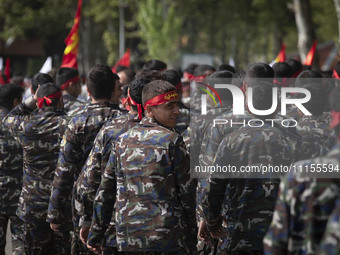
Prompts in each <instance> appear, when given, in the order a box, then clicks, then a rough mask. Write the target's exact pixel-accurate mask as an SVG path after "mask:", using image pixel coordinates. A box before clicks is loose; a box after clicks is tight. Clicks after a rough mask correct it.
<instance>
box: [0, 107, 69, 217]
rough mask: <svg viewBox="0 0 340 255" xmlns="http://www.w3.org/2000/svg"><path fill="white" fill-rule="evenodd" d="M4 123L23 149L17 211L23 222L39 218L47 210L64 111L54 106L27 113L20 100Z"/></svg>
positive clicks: (65, 123)
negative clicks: (21, 182) (20, 187)
mask: <svg viewBox="0 0 340 255" xmlns="http://www.w3.org/2000/svg"><path fill="white" fill-rule="evenodd" d="M4 123H5V125H7V127H8V128H10V130H11V132H12V134H13V136H14V137H15V139H16V140H17V141H18V142H19V143H20V144H21V146H22V148H23V153H24V154H23V156H24V158H23V159H24V176H23V188H22V191H21V195H20V199H19V207H18V210H17V214H18V216H19V217H20V218H21V219H22V220H24V221H27V222H30V221H41V220H42V219H45V218H46V214H47V207H48V201H49V197H50V193H51V184H52V180H53V176H54V170H55V166H56V161H57V159H58V154H59V149H60V142H61V138H62V136H63V134H64V131H65V129H66V125H67V119H66V116H65V114H64V111H62V110H59V109H55V108H54V107H44V108H42V109H39V110H35V111H33V112H31V113H30V110H29V109H28V108H27V107H26V106H25V104H21V105H19V106H17V107H16V108H14V109H13V110H12V111H11V112H10V113H9V114H8V115H7V117H6V118H5V120H4Z"/></svg>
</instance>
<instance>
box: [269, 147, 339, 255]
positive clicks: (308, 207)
mask: <svg viewBox="0 0 340 255" xmlns="http://www.w3.org/2000/svg"><path fill="white" fill-rule="evenodd" d="M339 162H340V144H339V143H337V145H336V146H335V147H334V148H333V149H332V150H331V151H330V152H329V153H328V154H327V155H326V156H323V157H318V158H315V159H310V160H304V161H300V162H297V163H295V164H294V165H295V166H297V168H298V169H299V166H301V167H303V168H305V167H307V168H308V169H311V168H312V166H313V165H312V164H327V165H328V169H330V165H332V166H334V167H337V169H338V170H337V172H336V173H335V174H336V175H338V172H339ZM323 175H324V177H326V178H311V177H309V176H306V175H305V174H303V173H300V172H297V173H294V172H292V173H290V174H289V175H288V176H287V177H286V178H285V179H284V180H283V181H282V182H281V184H280V191H279V195H278V199H277V202H276V206H275V211H274V215H273V220H272V222H271V225H270V228H269V230H268V233H267V234H266V236H265V239H264V241H263V242H264V247H265V254H316V251H317V248H318V246H319V244H320V241H321V238H322V235H323V233H324V231H325V227H326V224H327V220H328V217H329V215H330V214H331V212H332V209H333V207H334V203H335V200H336V199H337V198H338V197H339V186H340V182H339V179H338V178H327V177H328V176H330V175H327V174H325V173H323Z"/></svg>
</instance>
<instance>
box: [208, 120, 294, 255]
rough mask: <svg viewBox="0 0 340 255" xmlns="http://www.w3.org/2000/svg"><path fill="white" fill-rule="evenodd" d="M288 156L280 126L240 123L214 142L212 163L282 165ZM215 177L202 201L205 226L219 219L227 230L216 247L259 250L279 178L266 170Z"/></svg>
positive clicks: (214, 224)
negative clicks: (256, 175) (255, 175)
mask: <svg viewBox="0 0 340 255" xmlns="http://www.w3.org/2000/svg"><path fill="white" fill-rule="evenodd" d="M291 161H292V151H291V148H290V145H289V143H288V141H287V139H286V138H285V136H284V135H283V134H282V132H281V131H280V130H279V129H277V128H275V127H271V125H269V124H265V125H264V126H263V127H259V128H254V127H253V128H252V127H241V128H239V129H237V130H236V131H234V132H232V133H231V134H229V135H227V136H226V138H225V139H223V141H222V143H221V144H220V146H219V147H218V150H217V154H216V160H215V163H214V165H216V166H217V165H219V166H228V165H230V166H235V167H236V169H237V170H241V169H242V167H246V166H259V165H260V164H263V165H271V166H280V165H284V166H287V165H289V164H290V163H291ZM236 176H237V175H236ZM214 177H215V176H214V175H212V178H211V179H209V182H208V185H207V194H206V197H205V198H204V199H203V201H202V206H203V211H204V216H205V220H206V222H207V227H208V230H209V231H215V230H216V229H218V228H219V227H221V225H222V222H227V225H226V224H223V226H224V227H225V231H226V235H225V237H224V238H222V241H220V244H219V251H227V253H228V252H232V251H233V252H245V251H261V250H263V245H262V238H263V236H264V235H265V233H266V231H267V229H268V227H269V224H270V222H271V218H272V213H273V210H274V206H275V201H276V195H277V191H278V187H279V179H270V178H269V177H270V176H266V175H264V176H263V177H262V178H256V179H254V178H240V179H237V178H232V175H224V176H219V179H217V178H214ZM244 177H247V176H244ZM222 208H223V209H222ZM222 210H223V212H224V214H223V215H222V216H221V211H222Z"/></svg>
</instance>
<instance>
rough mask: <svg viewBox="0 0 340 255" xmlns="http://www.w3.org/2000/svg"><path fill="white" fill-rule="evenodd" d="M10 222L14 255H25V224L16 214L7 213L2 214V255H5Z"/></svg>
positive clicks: (0, 241) (0, 218) (0, 220)
mask: <svg viewBox="0 0 340 255" xmlns="http://www.w3.org/2000/svg"><path fill="white" fill-rule="evenodd" d="M8 221H10V229H11V234H12V250H13V253H12V254H13V255H14V254H15V255H22V254H24V223H23V221H22V220H21V219H20V218H19V217H18V216H16V215H15V214H14V213H13V214H12V215H10V214H8V213H6V212H0V255H4V254H5V246H6V232H7V225H8Z"/></svg>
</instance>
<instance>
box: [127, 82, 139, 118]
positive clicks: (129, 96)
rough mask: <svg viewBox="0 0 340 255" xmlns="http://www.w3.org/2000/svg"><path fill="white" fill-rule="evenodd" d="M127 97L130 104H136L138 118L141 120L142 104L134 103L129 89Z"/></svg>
mask: <svg viewBox="0 0 340 255" xmlns="http://www.w3.org/2000/svg"><path fill="white" fill-rule="evenodd" d="M128 98H129V100H130V102H131V104H132V105H135V106H137V109H138V118H139V119H140V120H141V119H143V106H142V104H138V103H136V101H134V100H133V99H132V98H131V95H130V89H129V90H128Z"/></svg>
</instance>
